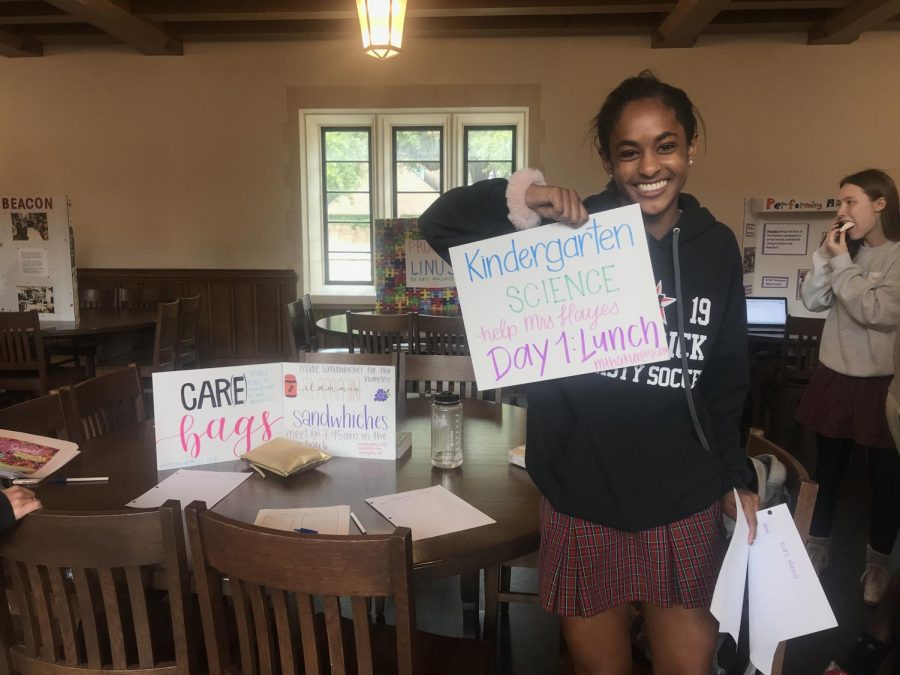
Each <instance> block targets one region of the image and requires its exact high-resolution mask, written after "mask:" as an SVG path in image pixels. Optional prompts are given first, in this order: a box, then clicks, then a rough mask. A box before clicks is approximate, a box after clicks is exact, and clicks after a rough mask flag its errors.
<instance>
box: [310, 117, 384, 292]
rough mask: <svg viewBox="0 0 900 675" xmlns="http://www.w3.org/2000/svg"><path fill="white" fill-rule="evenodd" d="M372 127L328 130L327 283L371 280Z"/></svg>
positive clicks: (324, 144)
mask: <svg viewBox="0 0 900 675" xmlns="http://www.w3.org/2000/svg"><path fill="white" fill-rule="evenodd" d="M370 148H371V129H369V128H355V129H351V128H343V129H334V128H332V129H323V131H322V155H323V159H324V166H323V167H322V169H323V171H324V177H323V178H324V180H323V182H324V185H323V191H322V192H323V194H322V196H323V200H324V204H325V209H324V211H325V213H324V218H325V222H326V223H327V225H326V227H325V231H324V243H325V255H324V256H323V257H324V258H325V282H326V283H362V284H369V283H371V282H372V184H371V171H372V168H371V153H370Z"/></svg>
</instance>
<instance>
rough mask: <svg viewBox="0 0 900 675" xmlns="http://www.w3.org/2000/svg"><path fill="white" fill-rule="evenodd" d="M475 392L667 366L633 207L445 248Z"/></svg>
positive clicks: (649, 271) (637, 214) (639, 222)
mask: <svg viewBox="0 0 900 675" xmlns="http://www.w3.org/2000/svg"><path fill="white" fill-rule="evenodd" d="M450 258H451V261H452V263H453V270H454V278H455V279H456V287H457V290H458V292H459V300H460V304H461V306H462V310H463V319H464V321H465V325H466V338H467V340H468V342H469V349H470V352H471V355H472V361H473V363H474V366H475V377H476V379H477V381H478V388H479V389H494V388H496V387H502V386H510V385H514V384H524V383H527V382H536V381H538V380H550V379H554V378H558V377H566V376H569V375H581V374H584V373H592V372H597V371H601V370H610V369H613V368H622V367H625V366H634V365H640V364H645V363H654V362H658V361H665V360H667V359H668V358H669V350H668V347H667V344H666V333H665V330H664V327H663V323H662V314H661V312H660V308H659V298H658V295H657V292H656V283H655V281H654V278H653V270H652V268H651V266H650V254H649V251H648V249H647V238H646V234H645V232H644V225H643V221H642V219H641V210H640V207H638V206H637V205H634V204H632V205H631V206H625V207H622V208H619V209H612V210H610V211H604V212H602V213H593V214H591V215H590V217H589V218H588V222H587V223H586V224H585V225H583V226H581V227H579V228H573V227H570V226H568V225H561V224H558V223H554V224H552V225H545V226H543V227H536V228H532V229H530V230H525V231H523V232H516V233H514V234H508V235H503V236H500V237H494V238H491V239H485V240H482V241H479V242H475V243H473V244H466V245H464V246H456V247H454V248H451V249H450Z"/></svg>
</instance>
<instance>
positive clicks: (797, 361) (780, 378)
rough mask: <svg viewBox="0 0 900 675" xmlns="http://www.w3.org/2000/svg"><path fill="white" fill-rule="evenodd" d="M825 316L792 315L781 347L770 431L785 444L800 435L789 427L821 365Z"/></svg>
mask: <svg viewBox="0 0 900 675" xmlns="http://www.w3.org/2000/svg"><path fill="white" fill-rule="evenodd" d="M824 326H825V319H818V318H809V317H801V316H788V318H787V324H786V325H785V330H784V342H783V343H782V346H781V361H780V364H779V366H778V373H777V375H776V378H775V382H774V384H773V385H772V386H770V391H769V395H768V396H767V397H766V398H767V400H768V401H769V405H768V406H767V407H768V408H769V411H770V414H769V416H768V417H769V423H768V425H767V429H768V431H769V433H770V434H771V435H773V436H775V438H776V439H777V440H778V441H780V442H781V443H787V442H789V441H790V442H791V446H792V447H793V446H796V444H797V442H798V439H797V435H796V434H790V433H788V430H787V429H786V428H785V427H787V426H788V423H789V422H790V421H791V420H793V417H794V412H795V411H796V410H797V406H798V405H799V403H800V399H801V398H802V397H803V392H804V391H805V390H806V385H807V384H809V380H810V378H811V377H812V374H813V372H814V371H815V370H816V368H817V367H818V365H819V343H820V340H821V339H822V329H823V328H824Z"/></svg>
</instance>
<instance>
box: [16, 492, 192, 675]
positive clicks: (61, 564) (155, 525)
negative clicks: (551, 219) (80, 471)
mask: <svg viewBox="0 0 900 675" xmlns="http://www.w3.org/2000/svg"><path fill="white" fill-rule="evenodd" d="M0 559H2V563H0V564H2V567H3V574H2V575H0V584H2V587H3V590H4V591H5V592H6V595H4V596H3V597H4V602H2V603H0V641H2V655H0V659H2V661H3V665H4V668H3V672H6V673H12V672H15V673H20V674H21V675H48V674H50V673H52V674H54V675H66V674H71V675H75V674H76V673H77V674H79V675H83V674H85V673H94V674H96V675H101V674H103V673H109V672H111V671H112V672H117V673H120V674H121V673H134V675H189V674H190V673H191V671H192V670H193V665H192V663H191V657H190V653H191V652H190V651H189V649H188V644H189V641H188V638H187V629H186V627H187V617H186V612H187V597H188V593H189V580H188V567H187V560H186V557H185V544H184V532H183V528H182V520H181V513H180V506H179V504H178V502H175V501H169V502H166V503H165V504H164V505H163V506H162V507H160V508H159V509H153V510H143V509H142V510H138V509H128V510H125V511H117V512H103V513H67V512H53V511H37V512H35V513H32V514H30V515H28V516H27V517H26V518H24V519H23V520H22V521H21V522H20V523H19V524H18V525H16V527H15V528H13V529H11V530H10V531H9V533H8V534H7V535H6V536H5V537H4V538H3V539H2V540H0ZM154 574H159V575H161V576H162V578H163V579H164V581H165V588H166V591H167V593H166V598H167V602H165V603H161V602H160V598H161V597H162V595H163V594H162V593H161V592H160V591H157V590H154V589H153V588H151V584H152V581H153V579H154ZM7 597H9V598H12V599H13V603H14V605H15V607H16V608H17V610H18V612H19V616H20V618H21V622H20V623H21V636H19V635H17V634H16V632H15V631H14V630H13V624H12V617H11V616H10V609H9V603H7V602H6V601H5V598H7ZM166 605H168V607H169V609H166ZM154 628H157V629H158V630H156V631H154V630H153V629H154Z"/></svg>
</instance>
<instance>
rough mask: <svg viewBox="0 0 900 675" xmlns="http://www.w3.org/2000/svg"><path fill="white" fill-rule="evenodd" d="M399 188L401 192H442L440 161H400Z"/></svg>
mask: <svg viewBox="0 0 900 675" xmlns="http://www.w3.org/2000/svg"><path fill="white" fill-rule="evenodd" d="M397 190H398V191H401V192H440V191H441V165H440V162H427V163H425V162H415V163H413V162H398V163H397Z"/></svg>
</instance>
